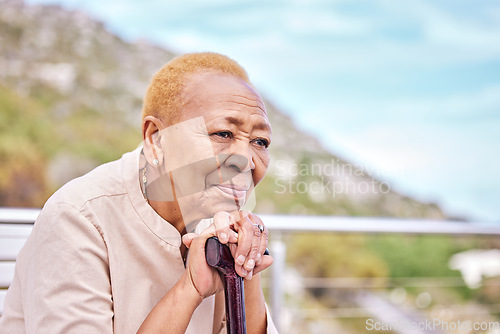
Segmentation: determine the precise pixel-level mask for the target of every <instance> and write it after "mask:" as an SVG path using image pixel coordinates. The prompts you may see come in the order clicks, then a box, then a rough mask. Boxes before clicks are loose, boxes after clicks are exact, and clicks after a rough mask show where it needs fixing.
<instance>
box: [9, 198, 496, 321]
mask: <svg viewBox="0 0 500 334" xmlns="http://www.w3.org/2000/svg"><path fill="white" fill-rule="evenodd" d="M39 211H40V210H39V209H25V208H0V223H3V224H31V223H33V222H34V221H35V219H36V217H37V216H38V213H39ZM260 217H261V219H262V221H264V222H265V224H266V226H267V228H268V230H269V232H270V237H271V243H270V247H269V248H270V251H271V254H272V256H273V258H274V263H273V266H272V267H271V286H270V288H271V289H270V292H271V311H272V314H273V319H274V321H275V324H276V326H277V327H278V329H279V328H280V327H281V326H280V325H281V324H280V322H281V312H282V309H283V296H284V291H283V284H282V282H283V273H284V271H285V259H286V245H285V243H284V242H283V238H282V237H283V235H284V234H287V233H298V232H329V233H358V234H373V233H380V234H398V233H399V234H427V235H429V234H430V235H454V236H463V235H471V236H477V235H482V236H500V224H486V223H471V222H460V221H443V220H426V219H396V218H373V217H336V216H287V215H260Z"/></svg>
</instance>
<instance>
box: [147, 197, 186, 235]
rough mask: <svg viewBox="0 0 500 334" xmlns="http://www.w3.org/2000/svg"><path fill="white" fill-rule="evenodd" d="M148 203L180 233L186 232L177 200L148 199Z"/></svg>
mask: <svg viewBox="0 0 500 334" xmlns="http://www.w3.org/2000/svg"><path fill="white" fill-rule="evenodd" d="M149 204H150V205H151V207H152V208H153V209H154V210H155V211H156V213H157V214H159V215H160V217H162V218H163V219H165V220H166V221H167V222H169V223H170V224H171V225H172V226H173V227H175V229H176V230H177V231H179V233H180V234H181V235H184V234H186V224H185V223H184V219H183V217H182V213H181V209H180V207H179V204H178V203H177V202H174V201H171V202H167V201H149Z"/></svg>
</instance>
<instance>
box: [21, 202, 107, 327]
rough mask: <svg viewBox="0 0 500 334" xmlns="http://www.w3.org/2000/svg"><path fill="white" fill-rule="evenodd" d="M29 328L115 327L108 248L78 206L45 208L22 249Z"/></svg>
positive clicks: (26, 314) (27, 325)
mask: <svg viewBox="0 0 500 334" xmlns="http://www.w3.org/2000/svg"><path fill="white" fill-rule="evenodd" d="M23 253H24V254H23V261H24V262H25V263H24V266H23V270H24V271H25V272H24V279H23V281H24V284H23V285H24V288H23V291H22V299H23V305H24V306H23V308H24V314H25V322H26V323H25V325H26V330H27V333H112V332H113V303H112V296H111V284H110V277H109V269H108V268H109V266H108V259H107V251H106V245H105V243H104V240H103V238H102V236H101V234H100V233H99V231H98V229H97V228H96V227H95V226H94V225H93V224H92V223H91V222H89V221H88V219H87V218H85V217H84V216H83V215H82V214H81V213H80V212H79V211H77V210H76V209H74V208H73V207H71V206H68V205H66V204H58V205H55V204H53V205H52V207H48V208H47V207H46V208H44V210H43V211H42V212H41V214H40V217H39V219H37V221H36V223H35V227H34V229H33V232H32V236H30V240H28V242H27V245H26V247H25V249H23Z"/></svg>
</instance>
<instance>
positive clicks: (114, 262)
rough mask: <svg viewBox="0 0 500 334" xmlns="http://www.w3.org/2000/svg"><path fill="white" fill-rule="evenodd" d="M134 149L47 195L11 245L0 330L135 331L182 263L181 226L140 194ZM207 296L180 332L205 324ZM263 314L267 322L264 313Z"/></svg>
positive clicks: (208, 322) (210, 313) (210, 314)
mask: <svg viewBox="0 0 500 334" xmlns="http://www.w3.org/2000/svg"><path fill="white" fill-rule="evenodd" d="M139 154H140V149H137V150H135V151H133V152H129V153H126V154H125V155H123V157H122V158H121V159H120V160H117V161H114V162H111V163H107V164H104V165H102V166H99V167H97V168H96V169H94V170H93V171H91V172H90V173H88V174H86V175H84V176H82V177H80V178H77V179H75V180H73V181H71V182H69V183H68V184H66V185H65V186H63V187H62V188H61V189H60V190H58V191H57V192H56V193H55V194H54V195H53V196H52V197H51V198H50V199H49V200H48V201H47V203H46V204H45V206H44V208H43V210H42V212H41V213H40V216H39V217H38V219H37V221H36V222H35V225H34V228H33V231H32V234H31V235H30V237H29V239H28V240H27V242H26V244H25V246H24V248H23V249H22V250H21V252H20V253H19V255H18V258H17V261H16V270H15V276H14V280H13V282H12V285H11V286H10V288H9V291H8V293H7V296H6V298H5V306H4V314H3V316H2V317H1V318H0V333H9V334H11V333H16V334H17V333H50V334H56V333H64V334H66V333H135V332H136V331H137V330H138V328H139V327H140V325H141V324H142V322H143V321H144V319H145V318H146V316H147V315H148V313H149V312H150V311H151V309H152V308H153V307H154V306H155V305H156V303H157V302H158V301H159V300H160V299H161V298H162V297H163V296H164V295H165V294H166V293H167V291H169V289H171V288H172V287H173V286H174V284H175V283H176V282H177V280H178V279H179V278H180V276H181V275H182V273H183V271H184V264H183V261H182V258H181V255H180V250H179V248H180V245H181V236H180V234H179V232H178V231H177V230H176V229H175V228H174V227H173V226H172V225H171V224H169V223H168V222H166V221H165V220H163V219H162V218H161V217H160V216H159V215H158V214H157V213H156V212H155V211H154V210H153V209H152V208H151V206H149V204H147V202H146V201H145V199H144V197H143V195H142V192H141V189H140V186H139V181H138V166H139ZM202 228H203V226H198V229H199V230H201V229H202ZM214 303H215V298H214V296H212V297H210V298H207V299H205V300H204V301H203V302H202V303H201V305H200V306H199V307H198V308H197V309H196V311H195V313H194V315H193V317H192V318H191V322H190V323H189V326H188V329H187V331H186V333H210V332H211V331H212V328H213V321H214V320H213V319H214V309H215V308H214ZM217 309H222V310H223V309H224V307H218V308H217ZM215 318H216V319H221V318H223V317H222V316H221V315H220V314H219V315H217V317H215ZM268 323H269V326H268V327H269V330H268V331H269V332H275V328H274V326H273V325H272V321H271V318H270V316H269V314H268ZM217 328H219V327H217Z"/></svg>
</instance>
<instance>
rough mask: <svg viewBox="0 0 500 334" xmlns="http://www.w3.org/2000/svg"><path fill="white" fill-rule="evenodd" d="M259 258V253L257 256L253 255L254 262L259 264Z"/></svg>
mask: <svg viewBox="0 0 500 334" xmlns="http://www.w3.org/2000/svg"><path fill="white" fill-rule="evenodd" d="M260 258H261V255H260V254H257V256H256V257H255V263H257V264H260Z"/></svg>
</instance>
